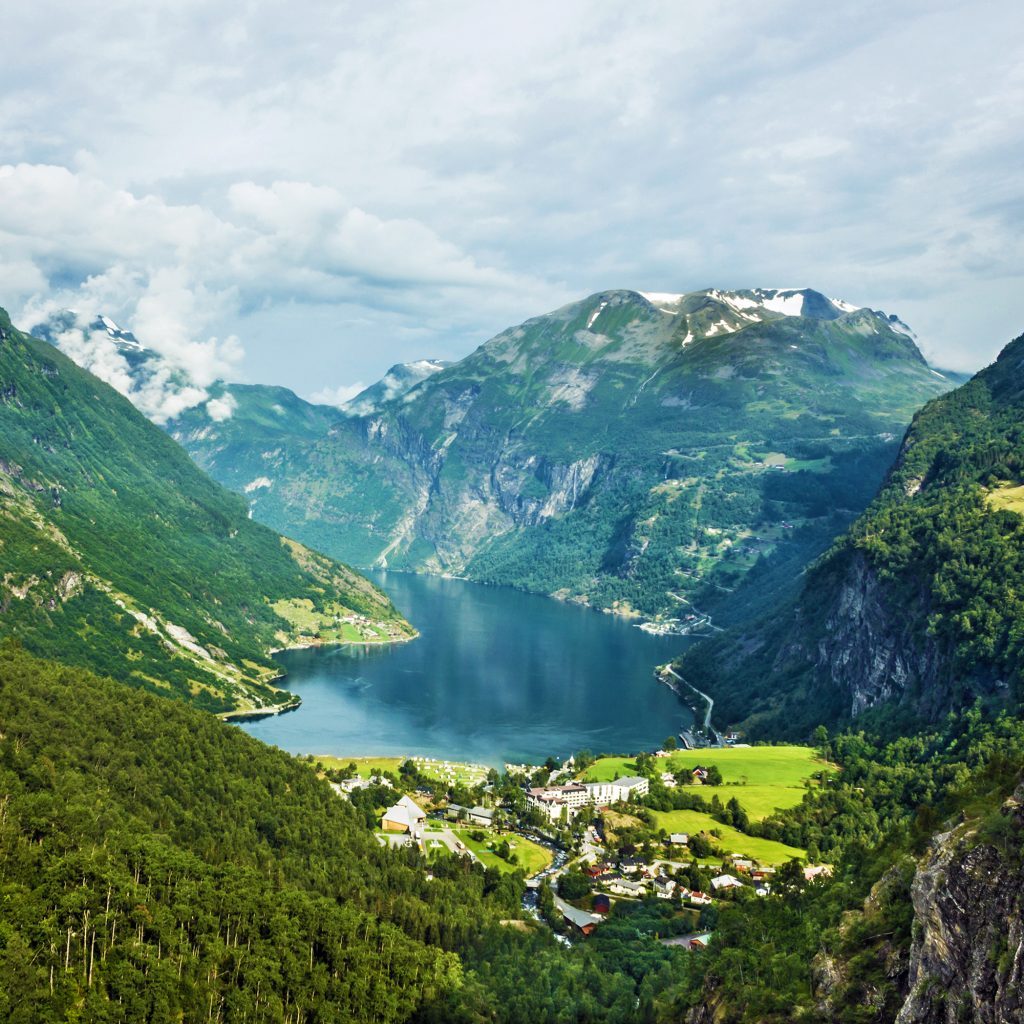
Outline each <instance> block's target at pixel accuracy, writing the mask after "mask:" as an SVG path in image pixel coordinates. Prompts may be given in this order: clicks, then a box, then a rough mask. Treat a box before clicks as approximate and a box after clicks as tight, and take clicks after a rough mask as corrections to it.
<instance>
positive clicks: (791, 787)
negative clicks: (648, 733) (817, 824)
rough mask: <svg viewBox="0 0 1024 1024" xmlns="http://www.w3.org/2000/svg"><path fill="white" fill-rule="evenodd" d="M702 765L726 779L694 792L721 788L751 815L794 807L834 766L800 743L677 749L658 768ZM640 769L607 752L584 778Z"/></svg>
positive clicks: (603, 777) (709, 793)
mask: <svg viewBox="0 0 1024 1024" xmlns="http://www.w3.org/2000/svg"><path fill="white" fill-rule="evenodd" d="M697 765H701V766H703V767H708V766H710V765H717V766H718V769H719V771H721V773H722V779H723V780H724V782H725V784H724V785H722V786H695V787H694V789H693V791H694V792H695V793H698V794H700V796H702V797H704V798H705V799H706V800H710V799H711V798H712V796H714V795H715V794H716V793H717V794H718V798H719V800H721V801H722V802H723V803H725V802H726V801H728V800H729V799H730V798H731V797H736V799H737V800H738V801H739V802H740V804H741V805H742V806H743V809H744V810H745V811H746V812H747V814H748V815H750V817H751V818H752V819H760V818H764V817H766V816H767V815H769V814H770V813H771V812H772V811H774V810H784V809H785V808H787V807H795V806H796V805H797V804H798V803H800V801H801V800H802V799H803V795H804V782H805V781H806V780H807V779H810V778H811V777H812V776H813V775H815V774H816V773H817V772H820V771H828V772H832V771H834V770H835V769H834V767H833V766H831V765H827V764H826V763H825V762H824V761H822V760H821V759H820V758H819V757H818V756H817V754H816V752H815V751H814V750H813V749H812V748H811V747H798V746H783V747H722V748H715V749H705V750H678V751H676V752H675V753H673V754H672V755H670V756H669V757H667V758H658V759H657V766H658V771H659V772H662V771H671V772H680V771H683V770H684V769H687V768H695V767H696V766H697ZM635 774H636V761H635V760H634V759H633V758H631V757H603V758H601V759H600V760H599V761H595V762H594V764H592V765H591V766H590V768H588V769H587V771H586V772H585V773H584V775H583V778H584V780H585V781H587V782H607V781H610V780H612V779H617V778H621V777H622V776H623V775H635Z"/></svg>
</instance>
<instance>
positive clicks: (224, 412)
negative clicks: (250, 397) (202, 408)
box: [206, 391, 238, 423]
mask: <svg viewBox="0 0 1024 1024" xmlns="http://www.w3.org/2000/svg"><path fill="white" fill-rule="evenodd" d="M237 408H238V400H237V399H236V398H235V396H234V395H233V394H231V392H230V391H225V392H224V394H223V395H221V396H220V397H219V398H211V399H210V400H209V401H208V402H207V403H206V412H207V414H208V415H209V417H210V419H211V420H213V422H214V423H223V422H224V420H229V419H231V417H232V416H233V415H234V412H235V410H236V409H237Z"/></svg>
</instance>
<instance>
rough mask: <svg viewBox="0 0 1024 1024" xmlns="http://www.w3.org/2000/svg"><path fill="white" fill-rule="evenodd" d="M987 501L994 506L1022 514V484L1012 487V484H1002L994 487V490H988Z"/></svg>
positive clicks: (1023, 488)
mask: <svg viewBox="0 0 1024 1024" xmlns="http://www.w3.org/2000/svg"><path fill="white" fill-rule="evenodd" d="M988 501H989V504H990V505H993V506H994V507H995V508H1001V509H1005V510H1006V511H1007V512H1016V513H1017V514H1018V515H1024V486H1020V487H1013V486H1012V485H1009V484H1004V485H1002V486H1000V487H997V488H995V490H992V491H989V495H988Z"/></svg>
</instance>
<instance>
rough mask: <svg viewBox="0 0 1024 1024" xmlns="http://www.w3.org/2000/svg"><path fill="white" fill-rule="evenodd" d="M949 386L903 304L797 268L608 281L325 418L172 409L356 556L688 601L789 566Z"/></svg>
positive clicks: (219, 460) (653, 602) (222, 476)
mask: <svg viewBox="0 0 1024 1024" xmlns="http://www.w3.org/2000/svg"><path fill="white" fill-rule="evenodd" d="M951 386H952V382H951V381H950V380H948V379H947V378H945V377H944V376H943V375H941V374H938V373H936V371H934V370H931V369H930V368H929V367H928V366H927V364H926V363H925V361H924V359H923V358H922V357H921V354H920V352H919V351H918V350H917V347H916V346H915V345H914V343H913V341H912V340H911V339H910V337H908V335H907V333H906V332H905V328H904V327H903V325H901V324H899V322H898V321H896V320H895V319H893V318H888V317H886V316H884V315H883V314H880V313H876V312H873V311H871V310H868V309H853V308H852V307H848V306H846V305H845V304H842V303H837V302H834V301H832V300H829V299H826V298H825V297H824V296H822V295H820V294H818V293H817V292H812V291H810V290H804V291H800V292H786V293H776V292H774V291H772V292H762V291H751V292H731V293H724V292H716V291H707V292H697V293H692V294H689V295H683V296H649V297H645V296H643V295H641V294H639V293H637V292H626V291H612V292H603V293H601V294H598V295H594V296H591V297H590V298H588V299H586V300H584V301H582V302H577V303H573V304H571V305H569V306H566V307H564V308H563V309H560V310H557V311H555V312H554V313H550V314H548V315H546V316H541V317H537V318H535V319H532V320H529V321H527V322H526V323H524V324H522V325H520V326H518V327H514V328H511V329H510V330H508V331H505V332H503V333H502V334H500V335H498V336H497V337H496V338H494V339H492V340H491V341H489V342H487V343H486V344H485V345H483V346H481V347H480V348H479V349H478V350H477V351H476V352H474V353H473V354H471V355H470V356H468V357H467V358H465V359H463V360H462V361H460V362H459V363H456V364H455V365H453V366H450V367H448V368H446V369H442V370H440V371H439V372H436V373H433V374H432V375H431V376H429V377H428V378H427V379H425V380H423V381H422V382H421V383H419V384H418V385H417V386H415V387H414V388H413V389H412V390H410V391H408V392H407V393H405V394H403V395H401V396H400V397H397V398H395V399H393V400H391V401H384V402H377V403H376V404H375V406H374V408H373V409H372V411H370V412H368V413H366V414H365V415H349V416H347V417H342V416H339V417H337V418H336V419H335V421H334V422H333V423H332V424H331V425H330V427H329V428H328V429H327V430H326V431H325V432H324V433H323V434H322V435H321V436H320V437H319V438H316V439H301V438H298V437H296V436H295V435H294V433H293V432H292V431H290V429H289V427H288V426H287V424H284V425H283V427H282V433H281V435H280V437H281V443H280V444H278V443H276V441H273V440H272V438H271V437H270V436H269V435H260V437H259V438H258V440H256V441H255V442H252V441H250V440H249V438H248V437H247V436H246V426H245V422H244V420H242V419H239V420H238V421H237V422H236V421H235V420H234V418H232V419H229V420H225V421H223V422H220V423H216V422H213V421H212V420H211V419H210V417H209V415H208V413H207V412H206V410H205V408H204V407H196V408H194V409H191V410H189V411H188V412H186V413H184V414H182V416H180V417H179V418H178V420H177V421H175V422H173V423H172V424H170V425H169V429H170V430H171V431H172V433H173V436H175V437H176V438H177V439H178V440H179V441H181V443H182V444H184V445H185V446H186V447H187V449H188V450H189V451H190V453H191V454H192V455H193V457H194V458H195V459H196V460H197V462H199V464H200V465H202V466H203V467H204V468H206V469H207V470H208V471H209V472H210V473H212V474H213V475H214V476H215V477H216V478H217V479H219V480H221V481H222V482H224V483H226V484H227V485H228V486H230V487H232V488H233V489H235V490H238V491H243V492H244V491H248V492H249V494H250V495H251V500H252V501H253V506H252V507H253V512H254V515H255V516H256V517H257V518H260V519H261V520H262V521H264V522H266V523H268V524H270V525H272V526H274V527H275V528H277V529H282V530H286V531H288V532H290V533H292V534H293V535H295V536H297V537H300V538H301V539H303V540H304V541H306V542H307V543H310V544H313V545H315V546H318V547H320V548H321V549H322V550H324V551H327V552H329V553H330V554H332V555H335V556H337V557H341V558H344V559H346V560H348V561H351V562H354V563H356V564H363V565H367V564H380V565H383V564H387V565H389V566H391V567H405V568H415V569H426V570H428V571H436V572H451V573H459V574H463V575H466V576H469V577H470V578H473V579H479V580H484V581H488V582H494V583H506V584H512V585H515V586H520V587H524V588H527V589H530V590H535V591H539V592H542V593H552V594H556V595H558V596H560V597H565V598H568V599H572V600H578V601H583V602H586V603H589V604H591V605H593V606H596V607H601V608H609V609H613V610H615V611H619V612H624V613H629V612H635V611H638V612H641V613H643V614H645V615H647V616H661V617H665V618H681V619H685V617H686V616H687V615H696V613H697V612H698V610H707V609H713V610H716V614H717V609H719V608H722V607H723V606H724V605H725V604H727V603H728V602H729V596H728V595H729V594H730V592H731V591H733V590H734V589H735V588H736V587H737V586H740V585H741V584H742V583H743V581H744V580H745V579H746V577H747V575H748V573H750V572H751V570H752V569H755V568H756V573H755V577H754V578H755V579H756V580H757V583H756V590H757V592H758V593H761V594H764V593H768V592H771V591H772V590H774V589H775V588H777V587H778V586H781V585H783V584H785V583H787V582H788V581H789V580H791V579H792V578H793V576H794V575H795V574H796V572H797V571H798V570H799V567H800V566H802V565H803V564H804V562H805V561H806V560H807V559H808V558H809V557H810V556H811V555H812V554H814V553H817V552H818V551H820V550H821V549H822V548H823V547H824V546H825V545H826V544H827V543H828V540H829V539H830V538H831V537H833V536H835V534H836V533H837V532H839V530H841V529H843V528H844V527H845V526H846V525H847V524H848V523H849V522H850V521H851V520H852V518H853V517H854V515H855V514H856V513H857V512H859V511H860V510H861V509H863V507H864V506H865V505H866V504H867V502H868V501H869V500H870V497H871V495H872V493H873V492H874V489H875V488H876V486H877V484H878V482H879V481H880V480H881V477H882V474H883V473H884V470H885V467H886V466H887V465H888V464H889V462H890V461H891V458H892V455H893V453H894V451H895V446H896V438H897V436H898V435H899V434H900V433H901V432H902V431H903V429H904V427H905V425H906V423H907V422H909V419H910V416H911V415H912V413H913V411H914V410H915V409H917V408H919V407H920V406H921V405H922V404H923V403H924V402H925V401H927V399H929V398H931V397H933V396H935V395H936V394H939V393H941V392H942V391H944V390H947V389H948V388H949V387H951ZM230 390H232V392H234V390H235V389H233V388H232V389H230ZM238 395H239V402H240V403H241V404H243V406H244V403H245V401H246V397H247V395H248V397H249V398H250V399H251V400H252V401H256V400H257V399H258V398H259V400H260V401H261V402H262V401H265V399H263V398H260V397H259V396H258V395H257V393H255V392H243V391H239V392H238ZM737 603H738V602H737Z"/></svg>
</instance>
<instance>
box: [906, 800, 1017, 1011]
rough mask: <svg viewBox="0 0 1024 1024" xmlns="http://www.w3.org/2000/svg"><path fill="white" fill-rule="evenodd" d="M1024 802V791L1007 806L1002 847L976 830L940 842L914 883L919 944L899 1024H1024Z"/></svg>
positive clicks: (914, 950)
mask: <svg viewBox="0 0 1024 1024" xmlns="http://www.w3.org/2000/svg"><path fill="white" fill-rule="evenodd" d="M1022 802H1024V786H1022V787H1019V788H1018V789H1017V791H1016V793H1015V794H1014V796H1013V797H1011V798H1010V800H1008V801H1007V803H1006V804H1005V805H1004V807H1003V810H1002V817H1003V821H1002V822H1001V825H1002V828H1001V830H1000V831H1001V832H1002V833H1003V835H1002V839H1001V840H1000V843H999V845H998V846H997V845H995V844H994V843H992V842H980V843H979V841H978V836H977V834H976V833H975V832H973V831H972V830H970V829H961V830H958V831H954V832H950V833H946V834H944V835H941V836H938V837H936V840H935V844H934V846H933V848H932V850H931V851H930V853H929V855H928V857H927V858H926V860H925V861H924V862H923V863H922V865H921V867H920V868H919V869H918V872H917V875H916V876H915V878H914V884H913V890H912V892H913V902H914V936H915V938H914V942H913V947H912V949H911V954H910V971H909V976H908V980H907V987H908V995H907V998H906V1001H905V1002H904V1004H903V1006H902V1008H901V1009H900V1012H899V1015H898V1016H897V1018H896V1021H897V1024H1004V1022H1009V1021H1020V1020H1024V862H1022V860H1021V842H1022V838H1024V835H1022V830H1024V809H1022ZM1000 846H1001V847H1002V848H1000Z"/></svg>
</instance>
